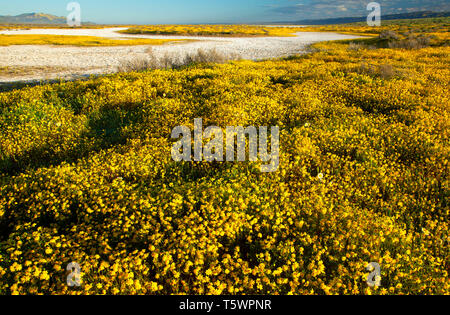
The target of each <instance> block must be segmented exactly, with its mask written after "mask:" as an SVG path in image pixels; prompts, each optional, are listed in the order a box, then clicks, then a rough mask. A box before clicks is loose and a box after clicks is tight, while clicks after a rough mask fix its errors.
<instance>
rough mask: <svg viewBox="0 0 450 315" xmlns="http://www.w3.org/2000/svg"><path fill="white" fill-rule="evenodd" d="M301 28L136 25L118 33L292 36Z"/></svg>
mask: <svg viewBox="0 0 450 315" xmlns="http://www.w3.org/2000/svg"><path fill="white" fill-rule="evenodd" d="M301 29H302V28H301V27H270V26H267V27H264V26H257V25H138V26H133V27H130V28H128V29H126V30H123V31H120V32H121V33H125V34H151V35H185V36H221V37H223V36H225V37H227V36H228V37H252V36H294V33H295V32H299V31H301Z"/></svg>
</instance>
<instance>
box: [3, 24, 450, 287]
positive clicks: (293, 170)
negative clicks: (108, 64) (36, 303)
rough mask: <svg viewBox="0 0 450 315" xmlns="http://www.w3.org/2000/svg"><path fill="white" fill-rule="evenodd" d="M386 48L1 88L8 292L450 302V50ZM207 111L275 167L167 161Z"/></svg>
mask: <svg viewBox="0 0 450 315" xmlns="http://www.w3.org/2000/svg"><path fill="white" fill-rule="evenodd" d="M439 33H440V34H441V33H443V32H442V31H441V32H439ZM424 34H425V35H426V34H427V33H426V32H425V33H424ZM446 35H448V34H446ZM442 36H444V35H442ZM411 40H412V39H411ZM377 41H378V39H365V40H358V41H353V42H349V41H346V42H331V43H320V44H316V45H314V49H313V52H312V53H310V54H308V55H303V56H294V57H291V58H286V59H276V60H267V61H260V62H253V61H235V62H231V63H227V64H197V65H191V66H187V67H184V68H182V69H176V70H151V71H146V72H134V73H122V74H113V75H107V76H102V77H98V78H93V79H90V80H87V81H78V82H62V83H58V84H51V85H42V86H35V87H27V88H22V89H18V90H13V91H9V92H3V93H0V173H1V177H0V294H185V293H187V294H274V295H277V294H449V293H450V292H449V291H450V282H449V275H448V270H449V221H448V220H449V208H450V207H449V204H448V196H449V183H450V182H449V176H448V174H449V173H450V172H449V157H450V155H449V153H450V146H449V133H450V113H449V104H450V103H449V95H450V94H449V91H448V87H449V83H450V82H449V78H450V68H449V63H450V54H449V52H450V51H449V49H450V48H449V47H448V45H444V44H442V43H441V44H439V43H434V44H433V43H430V45H429V46H427V47H422V48H418V49H404V48H397V47H396V48H389V47H381V46H380V47H372V45H376V44H379V43H378V42H377ZM199 117H201V118H203V121H204V125H208V126H212V125H215V126H219V127H221V128H225V127H226V126H274V125H277V126H279V127H280V143H281V147H280V166H279V169H278V171H277V172H274V173H261V172H260V171H259V164H260V163H259V162H240V163H227V162H215V163H206V162H174V161H173V160H172V159H171V153H170V152H171V147H172V144H173V142H174V140H172V139H171V137H170V135H171V131H172V129H173V128H174V127H175V126H180V125H185V126H190V127H191V128H192V126H193V121H194V119H195V118H199ZM71 262H76V263H78V264H79V265H80V268H81V286H80V287H78V288H71V287H69V286H68V285H67V276H68V272H67V271H66V267H67V266H68V264H69V263H71ZM371 262H376V263H378V264H379V265H380V267H381V285H380V286H376V287H370V286H368V285H367V283H366V280H367V276H368V274H369V271H367V270H366V267H367V266H368V264H369V263H371Z"/></svg>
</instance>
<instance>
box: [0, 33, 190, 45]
mask: <svg viewBox="0 0 450 315" xmlns="http://www.w3.org/2000/svg"><path fill="white" fill-rule="evenodd" d="M177 41H183V40H182V39H179V40H177ZM171 42H174V41H173V40H170V39H153V38H128V39H108V38H103V37H96V36H66V35H1V34H0V46H10V45H70V46H89V47H92V46H128V45H163V44H167V43H171Z"/></svg>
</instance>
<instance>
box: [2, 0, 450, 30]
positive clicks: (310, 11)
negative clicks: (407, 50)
mask: <svg viewBox="0 0 450 315" xmlns="http://www.w3.org/2000/svg"><path fill="white" fill-rule="evenodd" d="M371 1H372V0H161V1H160V0H78V1H77V2H79V3H80V5H81V10H82V20H83V21H91V22H96V23H117V24H163V23H168V24H170V23H254V22H256V23H258V22H271V21H292V20H299V19H311V18H312V19H317V18H329V17H347V16H364V15H367V11H366V6H367V4H368V3H369V2H371ZM69 2H70V1H69V0H43V1H40V0H0V15H17V14H21V13H31V12H43V13H50V14H54V15H58V16H66V15H67V11H66V5H67V3H69ZM377 2H379V3H380V4H381V6H382V14H391V13H402V12H412V11H421V10H432V11H450V1H449V0H430V1H423V0H378V1H377Z"/></svg>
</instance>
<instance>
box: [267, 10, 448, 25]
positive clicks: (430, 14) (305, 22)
mask: <svg viewBox="0 0 450 315" xmlns="http://www.w3.org/2000/svg"><path fill="white" fill-rule="evenodd" d="M448 16H450V12H432V11H421V12H411V13H401V14H386V15H382V16H381V20H405V19H423V18H436V17H448ZM366 21H367V17H366V16H363V17H343V18H330V19H318V20H300V21H289V22H286V21H284V22H275V23H271V24H287V25H290V24H292V25H327V24H345V23H356V22H366Z"/></svg>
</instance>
